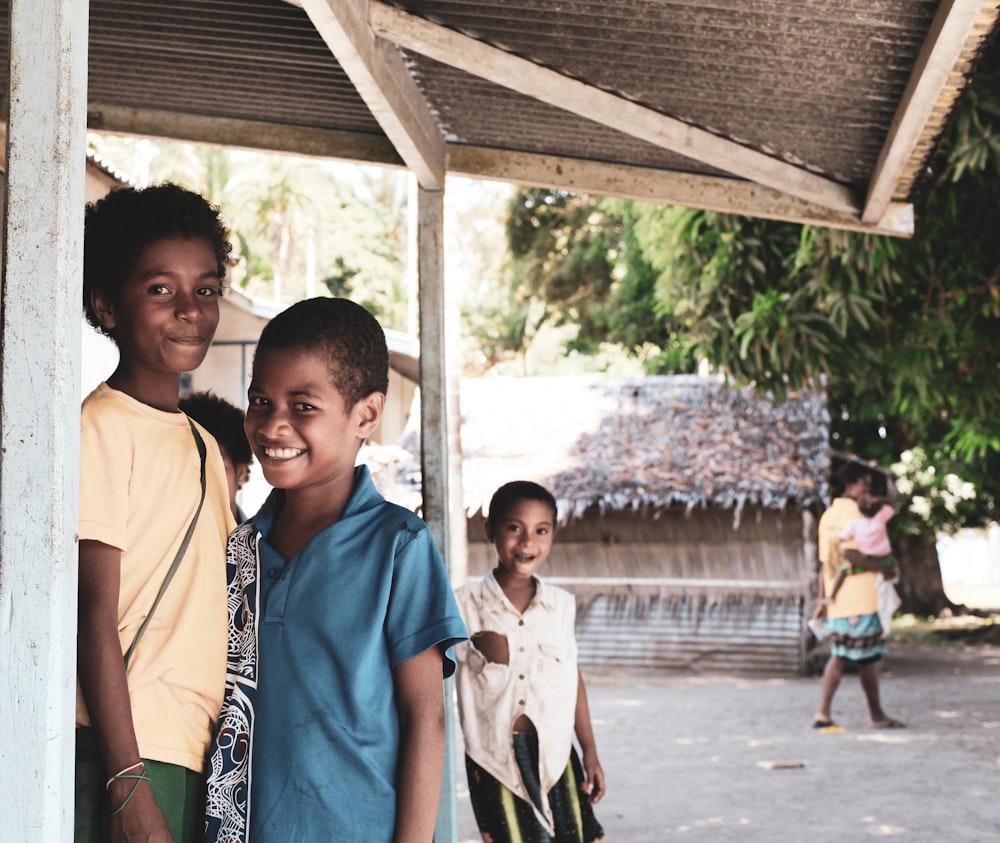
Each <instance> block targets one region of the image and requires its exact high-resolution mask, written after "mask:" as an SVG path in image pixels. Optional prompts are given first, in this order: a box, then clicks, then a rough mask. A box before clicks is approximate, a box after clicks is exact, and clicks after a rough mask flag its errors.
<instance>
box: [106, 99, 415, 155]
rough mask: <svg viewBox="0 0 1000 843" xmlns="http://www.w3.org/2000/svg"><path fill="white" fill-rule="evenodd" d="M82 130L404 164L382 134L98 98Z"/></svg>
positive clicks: (291, 153) (293, 153) (292, 153)
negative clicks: (119, 103) (136, 105)
mask: <svg viewBox="0 0 1000 843" xmlns="http://www.w3.org/2000/svg"><path fill="white" fill-rule="evenodd" d="M87 128H88V129H92V130H93V131H95V132H107V133H110V134H119V135H147V136H151V137H157V138H170V139H172V140H180V141H189V142H190V143H204V144H214V145H216V146H228V147H236V148H240V149H257V150H263V151H267V152H284V153H288V154H290V155H306V156H316V157H320V158H334V159H338V160H342V161H349V162H351V163H354V164H377V165H380V166H383V167H405V166H406V163H405V162H404V161H403V159H402V158H400V157H399V154H398V153H397V151H396V149H395V147H394V146H393V145H392V144H391V143H390V142H389V141H388V140H386V138H385V137H384V136H382V135H381V134H380V135H371V134H364V133H362V132H344V131H339V130H334V129H316V128H312V127H308V126H288V125H277V124H275V123H265V122H263V121H260V120H241V119H237V118H230V117H209V116H206V115H203V114H188V113H184V114H182V113H179V112H176V111H162V110H158V109H153V108H127V107H123V106H114V105H107V104H105V103H99V102H97V103H90V105H89V106H88V108H87Z"/></svg>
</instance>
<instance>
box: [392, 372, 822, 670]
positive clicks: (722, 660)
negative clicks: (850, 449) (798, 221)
mask: <svg viewBox="0 0 1000 843" xmlns="http://www.w3.org/2000/svg"><path fill="white" fill-rule="evenodd" d="M461 414H462V423H461V443H462V482H463V491H464V502H465V508H466V512H467V515H468V518H469V575H470V576H481V575H482V574H483V573H485V572H486V571H488V570H489V569H490V568H491V567H492V566H493V564H494V563H495V560H494V557H493V552H492V548H491V547H490V546H489V545H488V544H487V543H486V542H485V540H484V539H483V533H482V522H483V517H484V511H485V509H486V508H487V506H488V504H489V499H490V497H491V495H492V493H493V492H494V491H495V489H496V488H497V487H498V486H500V485H501V484H502V483H505V482H507V481H509V480H515V479H527V480H536V481H538V482H540V483H542V484H543V485H545V486H547V487H548V488H549V489H550V490H551V491H552V492H553V494H554V495H555V496H556V498H557V501H558V503H559V513H560V529H559V533H558V535H557V538H556V544H555V547H554V549H553V552H552V556H551V557H550V560H549V562H548V563H547V564H546V568H545V570H543V572H542V573H543V575H547V576H548V577H549V578H550V579H555V580H556V581H557V582H559V583H560V584H561V585H563V586H564V587H566V588H568V589H569V590H571V591H573V592H574V593H575V594H576V595H577V598H578V601H579V606H580V610H581V611H580V621H579V625H578V626H579V628H578V634H579V636H580V643H581V658H582V660H583V661H584V662H587V661H591V662H607V661H617V662H622V661H629V662H633V663H638V664H646V665H651V666H679V665H686V666H695V665H707V666H711V667H727V668H774V669H778V670H799V669H801V668H802V667H803V665H804V640H805V639H804V634H805V633H804V616H803V615H804V611H805V608H806V604H807V602H808V598H809V595H810V592H811V590H812V588H813V584H814V582H815V572H816V554H815V519H816V515H817V514H818V513H819V512H820V511H821V510H822V508H823V504H824V498H825V495H826V480H827V475H828V471H829V466H830V453H829V447H828V426H829V418H828V415H827V411H826V404H825V401H824V399H823V396H821V395H818V394H816V393H813V392H803V393H798V394H793V395H791V396H790V397H788V398H787V400H785V401H784V402H781V403H779V402H777V401H774V400H770V399H768V398H762V397H758V396H755V395H754V394H753V392H752V391H751V390H747V389H742V390H737V389H734V388H732V387H730V386H728V385H727V384H726V383H725V382H724V381H723V380H722V379H721V378H718V377H699V376H669V377H647V378H642V379H628V380H623V379H609V378H599V377H577V378H482V379H476V380H465V381H463V382H462V386H461ZM418 416H419V414H418V413H413V412H411V424H412V423H413V422H414V421H415V419H416V418H417V417H418ZM417 436H418V432H417V431H416V430H415V429H411V430H410V431H408V433H407V434H404V437H403V439H402V441H401V443H400V444H401V446H402V447H403V448H404V449H406V451H408V452H409V453H410V454H412V455H416V454H417V453H418V452H419V448H418V438H417ZM413 464H415V457H414V463H411V466H410V468H411V469H412V467H413ZM404 470H405V469H404Z"/></svg>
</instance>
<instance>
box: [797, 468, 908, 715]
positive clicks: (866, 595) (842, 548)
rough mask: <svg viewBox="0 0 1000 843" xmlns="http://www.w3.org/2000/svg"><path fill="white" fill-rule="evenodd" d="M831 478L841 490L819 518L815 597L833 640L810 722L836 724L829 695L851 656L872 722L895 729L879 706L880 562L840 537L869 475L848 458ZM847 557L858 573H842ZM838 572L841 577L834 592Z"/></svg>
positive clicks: (858, 514)
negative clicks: (818, 564) (819, 564)
mask: <svg viewBox="0 0 1000 843" xmlns="http://www.w3.org/2000/svg"><path fill="white" fill-rule="evenodd" d="M835 482H836V484H837V485H838V486H839V487H840V488H841V490H842V491H841V494H840V496H839V497H837V498H835V499H834V501H833V503H832V505H831V506H830V508H829V509H828V510H827V511H826V512H824V513H823V515H822V517H821V518H820V520H819V536H818V540H819V559H820V562H821V564H822V570H821V572H820V581H819V589H820V591H819V600H820V603H821V604H823V605H824V606H825V609H826V616H827V621H826V622H825V623H824V630H825V631H827V632H829V633H830V637H831V642H832V644H831V648H830V659H829V661H828V662H827V664H826V667H825V668H824V670H823V682H822V686H821V691H820V704H819V710H818V711H817V712H816V716H815V718H814V719H813V727H814V728H817V729H822V728H828V727H830V726H833V725H834V723H833V719H832V716H831V709H832V706H833V697H834V694H836V692H837V688H838V687H839V686H840V680H841V678H842V677H843V675H844V667H845V666H846V664H847V662H851V663H852V664H853V665H855V666H856V667H857V669H858V678H859V679H860V681H861V688H862V690H863V691H864V693H865V699H866V700H867V702H868V715H869V723H870V725H871V727H872V728H874V729H899V728H901V727H902V726H903V724H902V723H901V722H900V721H899V720H896V719H895V718H892V717H890V716H889V715H887V714H886V713H885V711H884V710H883V709H882V702H881V697H880V693H879V681H878V672H877V663H878V661H879V660H880V659H881V658H882V657H883V656H884V655H885V654H886V652H887V647H886V643H885V633H886V631H885V629H884V628H883V626H882V622H881V621H880V620H879V615H878V603H877V599H876V593H877V592H876V588H877V582H878V580H877V577H878V574H879V568H880V567H884V566H882V565H880V562H879V561H878V560H877V559H874V558H870V557H867V556H864V555H862V554H861V553H858V552H857V545H856V544H855V543H854V542H853V541H850V540H842V539H841V534H842V533H843V531H844V529H845V527H847V525H848V524H850V523H851V522H853V521H855V520H856V519H859V518H861V517H862V515H861V510H860V509H859V507H858V501H859V500H861V499H863V498H864V497H865V496H867V494H868V486H869V483H870V477H869V475H868V472H867V470H866V469H865V468H864V466H862V465H859V464H857V463H847V464H845V465H844V466H843V467H842V468H841V469H840V471H838V473H837V476H836V477H835ZM845 560H846V561H847V562H849V563H850V564H851V565H856V566H859V567H860V568H862V569H863V570H862V573H859V574H851V575H850V576H845V577H841V576H840V575H841V569H842V567H843V565H844V562H845ZM838 578H840V583H839V587H838V589H837V591H836V594H834V586H835V584H838ZM827 595H830V596H829V599H828V598H827Z"/></svg>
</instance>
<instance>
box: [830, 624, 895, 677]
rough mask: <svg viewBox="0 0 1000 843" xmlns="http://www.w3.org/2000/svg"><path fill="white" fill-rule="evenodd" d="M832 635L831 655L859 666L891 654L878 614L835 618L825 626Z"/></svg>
mask: <svg viewBox="0 0 1000 843" xmlns="http://www.w3.org/2000/svg"><path fill="white" fill-rule="evenodd" d="M823 628H824V629H825V630H826V631H827V632H829V633H830V653H831V654H832V655H834V656H839V657H841V658H844V659H847V660H848V661H852V662H856V663H858V664H868V663H869V662H877V661H878V660H879V659H880V658H882V656H884V655H885V654H886V653H888V652H889V648H888V647H887V646H886V644H885V632H884V630H883V629H882V622H881V621H880V620H879V619H878V614H877V613H875V612H873V613H872V614H870V615H856V616H855V617H852V618H833V619H832V620H828V621H826V622H825V623H824V624H823Z"/></svg>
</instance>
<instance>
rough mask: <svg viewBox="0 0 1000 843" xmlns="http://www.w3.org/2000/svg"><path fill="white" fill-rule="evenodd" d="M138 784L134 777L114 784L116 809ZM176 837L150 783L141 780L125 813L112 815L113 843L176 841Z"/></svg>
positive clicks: (112, 800) (167, 842) (123, 809)
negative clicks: (168, 825) (157, 802)
mask: <svg viewBox="0 0 1000 843" xmlns="http://www.w3.org/2000/svg"><path fill="white" fill-rule="evenodd" d="M134 785H135V781H134V780H133V779H122V780H121V781H120V782H114V783H113V784H112V785H111V789H110V795H111V805H112V808H116V807H118V806H119V805H121V804H122V803H123V802H124V801H125V799H127V798H128V795H129V793H131V792H132V787H133V786H134ZM173 839H174V838H173V837H172V836H171V834H170V829H169V828H168V827H167V821H166V820H165V819H164V818H163V813H162V812H161V811H160V806H159V805H157V804H156V799H155V798H154V797H153V791H152V790H151V789H150V785H149V782H140V783H139V787H138V789H137V790H136V792H135V795H134V796H133V797H132V798H131V799H129V800H128V804H127V805H125V807H124V808H122V810H121V813H119V814H116V815H115V816H114V817H112V818H111V834H110V843H173Z"/></svg>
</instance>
